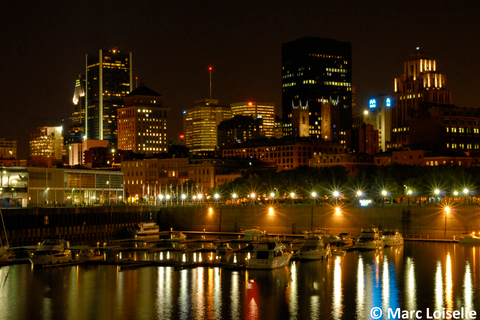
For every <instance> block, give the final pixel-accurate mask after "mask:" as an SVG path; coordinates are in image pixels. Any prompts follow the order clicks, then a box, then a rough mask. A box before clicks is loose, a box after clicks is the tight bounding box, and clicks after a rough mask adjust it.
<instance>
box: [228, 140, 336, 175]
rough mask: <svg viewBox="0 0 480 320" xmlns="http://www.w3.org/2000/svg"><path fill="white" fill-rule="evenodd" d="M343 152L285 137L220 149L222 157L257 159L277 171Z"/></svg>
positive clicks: (322, 143)
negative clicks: (274, 167)
mask: <svg viewBox="0 0 480 320" xmlns="http://www.w3.org/2000/svg"><path fill="white" fill-rule="evenodd" d="M344 152H345V148H344V146H343V145H340V144H335V143H332V142H326V141H320V140H316V141H312V140H310V139H299V138H297V139H292V138H286V137H285V138H283V139H278V140H277V139H275V140H251V141H247V142H246V143H243V144H241V145H236V146H231V147H225V148H222V157H223V158H237V159H258V160H260V161H262V162H266V163H273V164H274V165H276V167H277V169H278V170H288V169H294V168H297V167H299V166H308V165H310V164H311V160H312V157H313V156H314V155H319V154H324V153H327V154H335V153H344Z"/></svg>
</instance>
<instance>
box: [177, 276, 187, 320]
mask: <svg viewBox="0 0 480 320" xmlns="http://www.w3.org/2000/svg"><path fill="white" fill-rule="evenodd" d="M188 283H189V281H188V272H187V270H182V271H180V283H179V287H180V295H179V299H178V309H179V313H180V314H188V313H189V310H188V306H189V304H190V296H189V294H188Z"/></svg>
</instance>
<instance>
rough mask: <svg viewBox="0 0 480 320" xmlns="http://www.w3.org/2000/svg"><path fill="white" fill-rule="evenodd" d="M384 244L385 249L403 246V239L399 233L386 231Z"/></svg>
mask: <svg viewBox="0 0 480 320" xmlns="http://www.w3.org/2000/svg"><path fill="white" fill-rule="evenodd" d="M382 238H383V244H384V245H385V247H392V246H402V245H403V237H402V235H401V234H400V233H399V232H398V231H394V230H385V231H384V232H383V237H382Z"/></svg>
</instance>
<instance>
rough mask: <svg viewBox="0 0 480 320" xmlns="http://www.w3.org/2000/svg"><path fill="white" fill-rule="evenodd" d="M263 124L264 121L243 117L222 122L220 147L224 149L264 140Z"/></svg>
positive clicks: (219, 139)
mask: <svg viewBox="0 0 480 320" xmlns="http://www.w3.org/2000/svg"><path fill="white" fill-rule="evenodd" d="M262 124H263V122H262V119H259V118H256V119H254V118H252V117H250V116H241V115H236V116H234V117H233V118H232V119H228V120H225V121H222V122H220V124H219V125H218V146H219V147H220V148H223V147H226V146H231V145H235V144H239V143H243V142H245V141H248V140H252V139H260V138H263V137H264V136H263V135H262V128H261V127H262Z"/></svg>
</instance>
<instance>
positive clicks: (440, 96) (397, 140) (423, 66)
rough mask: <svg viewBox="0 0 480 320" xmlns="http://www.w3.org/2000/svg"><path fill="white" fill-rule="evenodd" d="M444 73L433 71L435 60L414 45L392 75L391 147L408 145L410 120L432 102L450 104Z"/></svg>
mask: <svg viewBox="0 0 480 320" xmlns="http://www.w3.org/2000/svg"><path fill="white" fill-rule="evenodd" d="M445 85H446V77H445V75H444V74H441V73H439V72H438V71H437V62H436V61H435V60H432V59H430V58H429V56H428V54H426V53H425V52H423V51H422V50H420V48H417V49H416V50H415V52H414V53H412V54H410V59H409V60H407V61H405V62H404V64H403V74H402V75H401V76H400V77H398V78H395V82H394V91H395V106H394V107H393V112H392V137H391V139H392V141H391V147H393V148H403V147H410V141H409V132H410V121H411V120H412V119H417V118H419V117H423V116H424V114H425V113H427V112H428V109H429V108H430V107H431V106H432V105H448V104H450V99H451V93H450V90H449V89H447V88H446V86H445Z"/></svg>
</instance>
